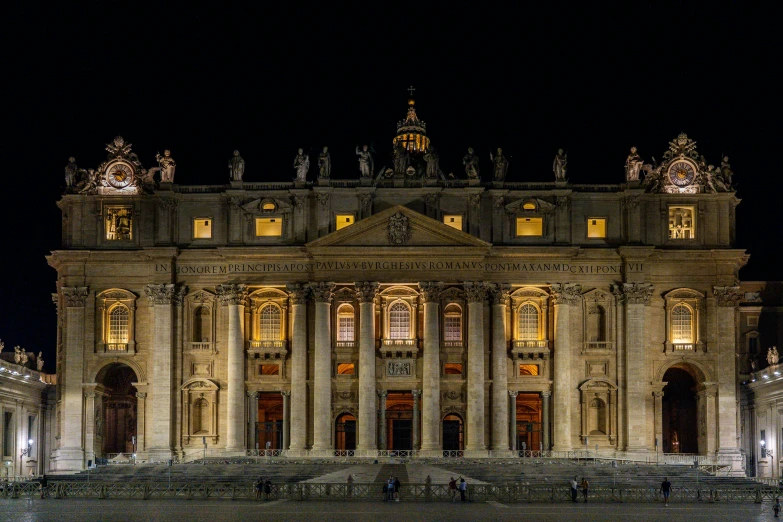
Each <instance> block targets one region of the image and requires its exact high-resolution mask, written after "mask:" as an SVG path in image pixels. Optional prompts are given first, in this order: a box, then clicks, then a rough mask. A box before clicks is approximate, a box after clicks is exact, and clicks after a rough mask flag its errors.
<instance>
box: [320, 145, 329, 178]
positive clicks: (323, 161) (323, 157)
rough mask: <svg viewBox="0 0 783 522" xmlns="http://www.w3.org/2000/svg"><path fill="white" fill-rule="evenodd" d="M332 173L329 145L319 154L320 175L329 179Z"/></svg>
mask: <svg viewBox="0 0 783 522" xmlns="http://www.w3.org/2000/svg"><path fill="white" fill-rule="evenodd" d="M331 175H332V156H331V154H329V147H324V150H323V151H322V152H321V153H320V154H319V155H318V177H319V178H321V179H329V177H330V176H331Z"/></svg>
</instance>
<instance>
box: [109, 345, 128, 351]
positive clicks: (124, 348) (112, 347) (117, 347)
mask: <svg viewBox="0 0 783 522" xmlns="http://www.w3.org/2000/svg"><path fill="white" fill-rule="evenodd" d="M127 351H128V343H106V352H107V353H108V352H121V353H125V352H127Z"/></svg>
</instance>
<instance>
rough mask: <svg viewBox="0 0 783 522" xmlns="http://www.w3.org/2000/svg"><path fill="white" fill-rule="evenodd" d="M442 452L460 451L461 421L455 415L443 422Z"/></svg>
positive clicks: (449, 416)
mask: <svg viewBox="0 0 783 522" xmlns="http://www.w3.org/2000/svg"><path fill="white" fill-rule="evenodd" d="M443 451H462V419H460V418H459V417H457V416H456V415H448V416H447V417H446V418H445V419H444V420H443Z"/></svg>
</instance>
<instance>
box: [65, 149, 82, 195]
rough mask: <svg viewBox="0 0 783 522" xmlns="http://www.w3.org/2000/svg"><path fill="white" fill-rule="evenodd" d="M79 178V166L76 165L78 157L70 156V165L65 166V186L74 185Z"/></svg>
mask: <svg viewBox="0 0 783 522" xmlns="http://www.w3.org/2000/svg"><path fill="white" fill-rule="evenodd" d="M78 179H79V167H78V166H77V165H76V158H74V157H73V156H71V157H70V158H68V165H66V166H65V186H66V187H69V188H70V187H73V186H74V185H76V182H77V181H78Z"/></svg>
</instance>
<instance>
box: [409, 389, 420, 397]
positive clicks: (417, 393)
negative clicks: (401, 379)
mask: <svg viewBox="0 0 783 522" xmlns="http://www.w3.org/2000/svg"><path fill="white" fill-rule="evenodd" d="M411 395H413V398H414V399H418V398H419V397H421V390H411Z"/></svg>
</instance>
